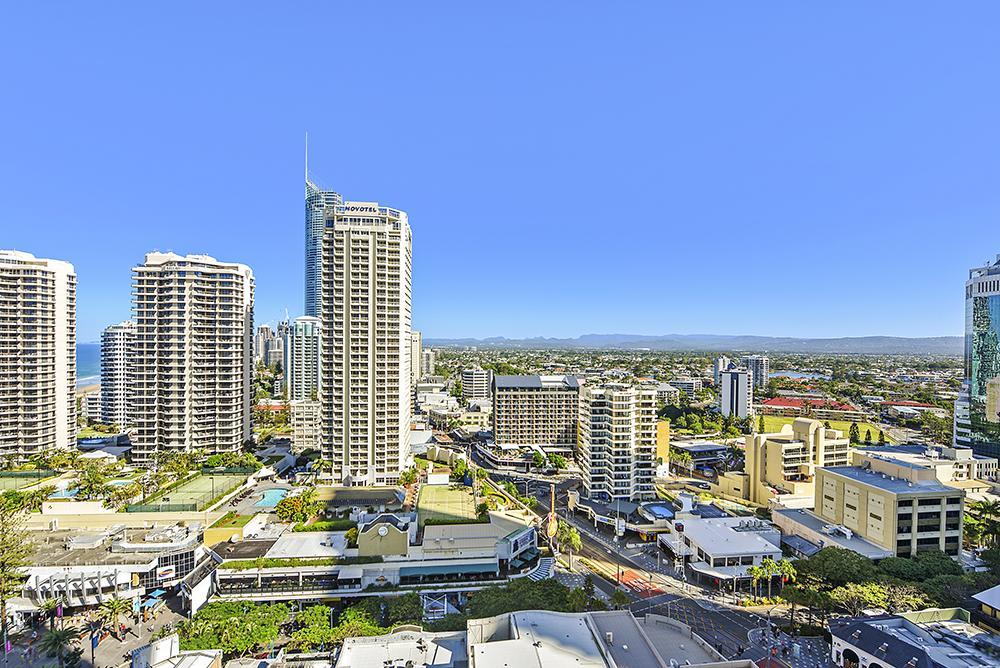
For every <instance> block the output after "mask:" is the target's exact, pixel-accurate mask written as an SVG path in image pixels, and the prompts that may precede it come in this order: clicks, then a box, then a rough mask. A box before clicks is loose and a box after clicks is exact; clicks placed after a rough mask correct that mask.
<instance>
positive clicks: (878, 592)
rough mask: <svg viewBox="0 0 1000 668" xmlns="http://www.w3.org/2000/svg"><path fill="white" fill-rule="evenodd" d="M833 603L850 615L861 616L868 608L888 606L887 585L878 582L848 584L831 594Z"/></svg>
mask: <svg viewBox="0 0 1000 668" xmlns="http://www.w3.org/2000/svg"><path fill="white" fill-rule="evenodd" d="M830 596H831V597H832V598H833V602H834V603H835V604H836V605H837V606H839V607H840V608H842V609H843V610H845V611H846V612H847V613H848V614H849V615H852V616H854V617H857V616H859V615H860V614H861V613H862V612H863V611H864V610H865V609H867V608H880V609H884V608H885V607H886V606H887V605H888V601H887V596H886V589H885V585H883V584H881V583H878V582H848V583H847V584H845V585H843V586H842V587H837V588H836V589H834V590H833V591H831V592H830Z"/></svg>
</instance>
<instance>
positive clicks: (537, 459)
mask: <svg viewBox="0 0 1000 668" xmlns="http://www.w3.org/2000/svg"><path fill="white" fill-rule="evenodd" d="M531 464H532V465H533V466H534V467H535V468H536V469H540V468H542V467H543V466H545V455H543V454H542V453H540V452H539V451H538V450H535V451H534V452H533V453H532V454H531Z"/></svg>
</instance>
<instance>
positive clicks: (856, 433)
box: [848, 422, 861, 445]
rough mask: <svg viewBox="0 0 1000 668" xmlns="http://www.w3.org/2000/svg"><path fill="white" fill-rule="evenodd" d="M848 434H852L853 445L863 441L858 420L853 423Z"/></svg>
mask: <svg viewBox="0 0 1000 668" xmlns="http://www.w3.org/2000/svg"><path fill="white" fill-rule="evenodd" d="M848 434H849V435H850V438H851V444H852V445H857V444H858V443H860V442H861V428H860V427H858V423H857V422H852V423H851V428H850V430H849V431H848Z"/></svg>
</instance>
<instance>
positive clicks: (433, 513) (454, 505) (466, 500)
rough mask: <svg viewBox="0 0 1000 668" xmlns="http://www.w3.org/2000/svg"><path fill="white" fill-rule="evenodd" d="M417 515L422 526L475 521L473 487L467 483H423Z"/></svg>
mask: <svg viewBox="0 0 1000 668" xmlns="http://www.w3.org/2000/svg"><path fill="white" fill-rule="evenodd" d="M417 517H418V519H419V521H420V524H421V526H423V525H424V524H426V523H427V521H428V520H431V521H432V522H433V523H435V524H449V523H452V522H454V523H455V524H463V523H467V522H475V521H476V520H477V518H476V502H475V499H474V498H473V496H472V489H471V488H469V487H466V486H465V485H423V486H421V488H420V496H419V497H418V498H417Z"/></svg>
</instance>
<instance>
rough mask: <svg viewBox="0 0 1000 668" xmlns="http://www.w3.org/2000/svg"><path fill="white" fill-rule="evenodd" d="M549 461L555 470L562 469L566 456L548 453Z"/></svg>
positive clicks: (564, 466)
mask: <svg viewBox="0 0 1000 668" xmlns="http://www.w3.org/2000/svg"><path fill="white" fill-rule="evenodd" d="M549 463H551V464H552V466H554V467H555V468H556V470H560V471H561V470H562V469H564V468H566V458H565V457H563V456H562V455H555V454H553V455H549Z"/></svg>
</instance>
